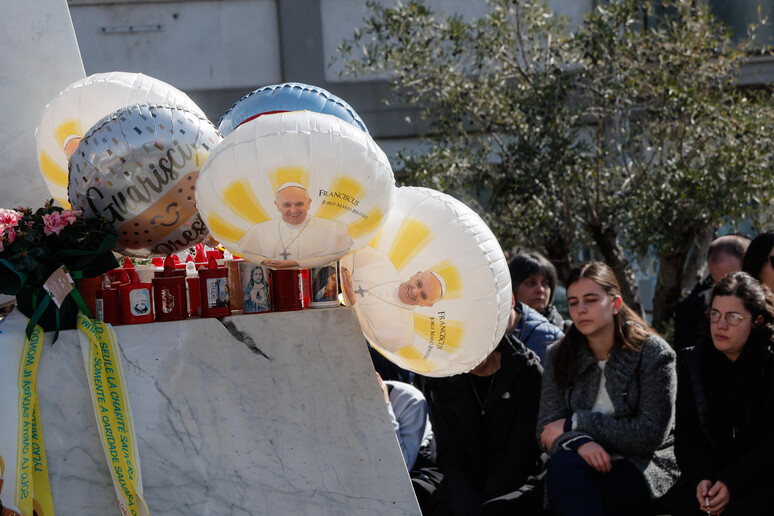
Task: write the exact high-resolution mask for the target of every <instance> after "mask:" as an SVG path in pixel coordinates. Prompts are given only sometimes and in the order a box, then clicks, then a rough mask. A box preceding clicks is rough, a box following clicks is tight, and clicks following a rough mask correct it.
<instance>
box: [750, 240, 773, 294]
mask: <svg viewBox="0 0 774 516" xmlns="http://www.w3.org/2000/svg"><path fill="white" fill-rule="evenodd" d="M742 271H744V272H746V273H747V274H749V275H750V276H752V277H753V278H755V279H757V280H758V281H760V282H761V283H763V284H765V285H766V286H767V287H769V288H770V289H771V290H772V291H774V231H769V232H767V233H761V234H760V235H758V236H757V237H755V238H754V239H753V240H752V242H750V246H749V247H748V248H747V252H746V253H744V260H743V261H742Z"/></svg>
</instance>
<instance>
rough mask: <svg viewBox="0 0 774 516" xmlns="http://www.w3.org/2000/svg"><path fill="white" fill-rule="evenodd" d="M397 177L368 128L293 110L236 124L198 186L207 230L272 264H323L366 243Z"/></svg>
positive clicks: (234, 247) (250, 257)
mask: <svg viewBox="0 0 774 516" xmlns="http://www.w3.org/2000/svg"><path fill="white" fill-rule="evenodd" d="M394 190H395V179H394V177H393V174H392V168H391V167H390V163H389V161H388V160H387V156H385V155H384V152H382V150H381V149H380V148H379V147H378V146H377V145H376V143H374V141H373V140H372V139H371V137H370V136H368V134H366V133H365V132H363V131H361V130H360V129H358V128H356V127H355V126H353V125H351V124H348V123H346V122H344V121H342V120H340V119H338V118H336V117H334V116H330V115H323V114H319V113H313V112H310V111H296V112H292V113H278V114H271V115H265V116H262V117H260V118H256V119H255V120H251V121H250V122H247V123H244V124H242V125H240V126H239V127H238V128H237V129H236V130H235V131H234V132H232V133H231V134H229V135H228V136H226V137H225V138H224V139H223V141H222V142H221V143H220V144H218V146H217V147H215V149H214V150H213V152H212V155H211V156H210V158H209V159H208V160H207V163H206V164H205V165H204V168H203V169H202V173H201V175H200V176H199V181H198V182H197V184H196V201H197V205H198V206H199V210H200V213H201V215H202V219H203V220H204V222H205V223H206V224H207V227H209V229H210V231H212V235H213V237H214V238H215V239H216V240H217V241H218V242H220V243H221V244H222V245H223V246H224V247H226V248H227V249H229V250H230V251H231V252H232V253H234V254H236V255H239V256H243V257H244V258H245V259H247V260H249V261H252V262H255V263H261V264H263V265H266V266H268V267H272V268H275V269H276V268H302V269H307V268H312V267H320V266H323V265H327V264H328V263H331V262H334V261H336V260H338V259H339V258H341V257H342V256H344V255H345V254H347V253H348V252H350V250H354V249H359V248H361V247H363V246H365V245H366V244H367V243H368V241H369V240H370V239H371V237H372V236H373V235H374V233H376V231H377V230H378V229H379V226H381V224H382V222H383V220H384V217H385V215H386V214H387V213H388V212H389V211H390V208H391V206H392V203H393V199H394Z"/></svg>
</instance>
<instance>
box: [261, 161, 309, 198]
mask: <svg viewBox="0 0 774 516" xmlns="http://www.w3.org/2000/svg"><path fill="white" fill-rule="evenodd" d="M268 175H269V181H271V192H272V197H274V196H275V195H276V193H277V188H279V187H280V186H282V185H284V184H285V183H298V184H300V185H303V187H304V188H307V189H308V188H309V171H308V170H306V169H304V168H301V167H278V168H275V169H274V170H272V171H270V172H269V174H268Z"/></svg>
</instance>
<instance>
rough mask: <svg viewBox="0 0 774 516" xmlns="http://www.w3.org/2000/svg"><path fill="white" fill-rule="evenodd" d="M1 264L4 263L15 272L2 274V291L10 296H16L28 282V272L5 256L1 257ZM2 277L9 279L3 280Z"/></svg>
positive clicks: (0, 283)
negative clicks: (20, 269)
mask: <svg viewBox="0 0 774 516" xmlns="http://www.w3.org/2000/svg"><path fill="white" fill-rule="evenodd" d="M0 264H2V265H4V266H5V267H6V268H7V269H8V270H9V271H11V272H12V273H13V274H12V275H9V276H6V275H5V274H3V275H2V276H0V292H3V293H4V294H8V295H9V296H15V295H16V294H18V293H19V291H20V290H21V288H22V287H23V286H24V284H25V283H26V282H27V277H28V274H27V273H26V272H22V271H19V270H17V269H16V267H14V266H13V264H12V263H11V262H9V261H8V260H6V259H5V258H0ZM2 278H6V279H7V281H3V280H2Z"/></svg>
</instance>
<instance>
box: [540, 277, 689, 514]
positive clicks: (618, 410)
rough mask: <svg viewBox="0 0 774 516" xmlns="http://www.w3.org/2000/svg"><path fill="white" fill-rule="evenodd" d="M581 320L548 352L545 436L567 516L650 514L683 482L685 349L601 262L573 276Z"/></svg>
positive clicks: (551, 490)
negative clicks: (679, 363)
mask: <svg viewBox="0 0 774 516" xmlns="http://www.w3.org/2000/svg"><path fill="white" fill-rule="evenodd" d="M566 285H567V300H568V305H569V310H570V316H571V317H572V322H573V324H572V326H571V327H570V329H569V330H568V332H567V335H566V336H565V337H564V338H563V339H562V340H560V341H558V342H557V343H555V344H553V345H552V346H551V347H549V349H548V354H547V360H546V364H545V372H544V375H543V384H542V388H541V399H540V412H539V414H538V438H539V440H540V443H541V445H542V446H543V448H544V450H545V451H547V452H548V453H549V455H550V456H551V458H550V460H549V462H548V477H547V481H546V487H547V490H548V497H549V499H550V501H551V503H552V505H553V506H554V509H555V510H556V514H557V515H559V516H563V515H605V514H606V515H608V516H611V515H618V514H626V515H638V514H650V513H652V511H653V510H654V507H655V504H654V502H653V501H654V500H656V499H658V498H659V497H661V496H663V495H664V494H665V493H666V492H667V491H668V490H669V488H670V487H671V486H672V485H673V484H674V482H675V480H676V478H677V475H678V472H677V466H676V462H675V457H674V453H673V449H672V429H673V421H674V418H673V415H674V401H675V394H676V383H677V379H676V374H675V354H674V352H673V351H672V349H671V348H670V347H669V346H668V345H667V344H666V342H664V340H663V339H661V338H660V337H659V336H658V335H657V334H656V333H655V332H654V331H653V330H652V329H650V328H649V327H648V325H647V324H646V323H645V322H644V321H643V320H642V318H641V317H639V316H638V315H637V314H636V313H635V312H634V311H633V310H631V309H630V308H629V307H628V306H627V305H626V304H625V303H624V302H623V299H622V298H621V289H620V286H619V284H618V281H617V280H616V278H615V275H614V273H613V271H612V270H611V269H610V268H609V267H608V266H607V265H605V264H604V263H600V262H592V263H588V264H584V265H581V266H579V267H576V268H575V269H573V271H572V272H571V273H570V276H569V278H568V279H567V282H566Z"/></svg>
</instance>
